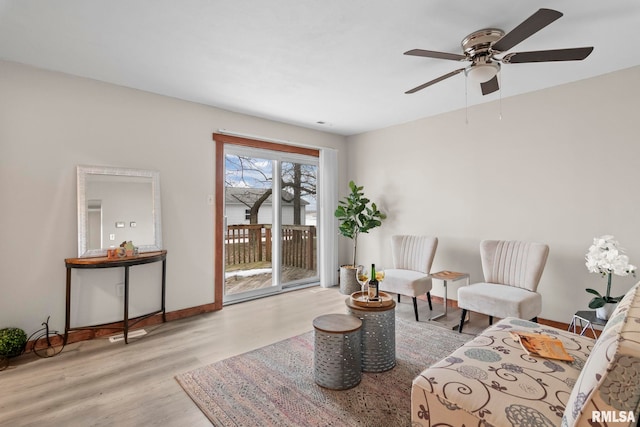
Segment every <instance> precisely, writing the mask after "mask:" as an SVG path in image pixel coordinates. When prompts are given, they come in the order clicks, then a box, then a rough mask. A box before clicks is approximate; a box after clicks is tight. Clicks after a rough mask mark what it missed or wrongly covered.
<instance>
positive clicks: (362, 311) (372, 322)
mask: <svg viewBox="0 0 640 427" xmlns="http://www.w3.org/2000/svg"><path fill="white" fill-rule="evenodd" d="M345 304H346V305H347V312H348V313H350V314H352V315H354V316H356V317H357V318H359V319H360V320H362V330H361V335H362V338H361V340H362V370H363V371H364V372H384V371H388V370H389V369H391V368H393V367H394V366H396V311H395V309H396V303H395V301H393V299H391V300H390V301H385V305H382V306H381V305H380V304H377V303H370V304H368V305H363V304H357V303H356V302H354V301H353V299H352V298H351V297H349V298H347V299H346V300H345Z"/></svg>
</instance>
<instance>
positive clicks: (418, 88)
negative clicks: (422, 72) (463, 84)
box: [405, 68, 464, 94]
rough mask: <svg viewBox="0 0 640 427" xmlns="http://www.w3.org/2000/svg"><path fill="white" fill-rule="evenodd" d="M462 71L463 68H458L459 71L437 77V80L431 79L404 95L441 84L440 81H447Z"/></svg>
mask: <svg viewBox="0 0 640 427" xmlns="http://www.w3.org/2000/svg"><path fill="white" fill-rule="evenodd" d="M463 71H464V68H460V69H458V70H455V71H452V72H450V73H447V74H445V75H443V76H440V77H438V78H437V79H433V80H431V81H429V82H426V83H425V84H421V85H420V86H417V87H414V88H413V89H411V90H408V91H406V92H405V93H407V94H409V93H415V92H417V91H419V90H422V89H424V88H425V87H428V86H431V85H433V84H436V83H438V82H441V81H443V80H444V79H448V78H449V77H453V76H455V75H456V74H458V73H461V72H463Z"/></svg>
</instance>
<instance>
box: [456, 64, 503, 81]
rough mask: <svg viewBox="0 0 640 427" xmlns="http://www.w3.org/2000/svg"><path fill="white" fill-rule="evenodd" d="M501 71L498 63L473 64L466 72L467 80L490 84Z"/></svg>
mask: <svg viewBox="0 0 640 427" xmlns="http://www.w3.org/2000/svg"><path fill="white" fill-rule="evenodd" d="M498 71H500V64H498V63H497V62H486V63H481V64H473V65H471V66H470V67H468V68H467V69H465V70H464V73H465V74H466V76H467V78H468V79H470V80H471V81H472V82H473V83H478V84H480V83H484V82H488V81H489V80H491V79H492V78H494V77H495V75H496V74H498Z"/></svg>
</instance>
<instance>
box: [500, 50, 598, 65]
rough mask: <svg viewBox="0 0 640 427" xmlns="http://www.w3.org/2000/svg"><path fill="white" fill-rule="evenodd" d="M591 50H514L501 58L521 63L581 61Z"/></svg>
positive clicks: (511, 62)
mask: <svg viewBox="0 0 640 427" xmlns="http://www.w3.org/2000/svg"><path fill="white" fill-rule="evenodd" d="M591 52H593V47H576V48H573V49H556V50H537V51H531V52H514V53H509V54H507V55H505V56H504V58H502V62H504V63H505V64H522V63H525V62H551V61H582V60H583V59H585V58H586V57H587V56H589V55H590V54H591Z"/></svg>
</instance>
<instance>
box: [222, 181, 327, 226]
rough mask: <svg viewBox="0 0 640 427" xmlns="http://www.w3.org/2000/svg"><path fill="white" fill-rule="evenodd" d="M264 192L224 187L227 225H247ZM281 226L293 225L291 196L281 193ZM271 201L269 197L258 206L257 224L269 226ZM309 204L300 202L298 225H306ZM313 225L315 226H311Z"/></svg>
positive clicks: (285, 192)
mask: <svg viewBox="0 0 640 427" xmlns="http://www.w3.org/2000/svg"><path fill="white" fill-rule="evenodd" d="M265 191H266V190H265V189H263V188H243V187H226V188H225V211H226V212H225V214H226V217H227V225H238V224H249V211H250V209H251V206H253V204H254V203H255V201H256V200H258V198H260V196H261V195H262V194H264V192H265ZM282 195H283V197H282V199H281V200H282V201H281V204H282V224H284V225H291V224H293V194H291V193H289V192H287V191H284V190H283V191H282ZM272 205H273V200H272V197H271V196H269V197H268V198H267V199H266V200H265V201H264V202H263V203H262V205H261V206H260V210H259V211H258V224H271V223H272V220H273V209H272ZM308 205H309V202H307V201H306V200H304V199H303V200H301V201H300V222H301V224H300V225H307V223H306V216H307V212H306V207H307V206H308ZM312 225H315V224H312Z"/></svg>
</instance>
